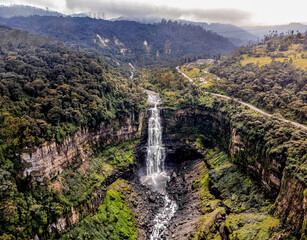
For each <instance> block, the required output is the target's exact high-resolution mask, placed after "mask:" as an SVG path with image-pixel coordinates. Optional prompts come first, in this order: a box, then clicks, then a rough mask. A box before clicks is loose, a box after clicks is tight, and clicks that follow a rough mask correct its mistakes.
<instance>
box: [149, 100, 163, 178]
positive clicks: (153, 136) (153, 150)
mask: <svg viewBox="0 0 307 240" xmlns="http://www.w3.org/2000/svg"><path fill="white" fill-rule="evenodd" d="M148 101H149V103H150V104H152V105H151V107H150V108H149V111H150V118H149V121H148V141H147V159H146V170H147V175H151V174H154V173H160V172H163V170H164V158H165V151H164V147H163V145H162V127H161V118H160V109H159V108H158V104H159V103H160V98H159V96H158V95H150V97H149V100H148Z"/></svg>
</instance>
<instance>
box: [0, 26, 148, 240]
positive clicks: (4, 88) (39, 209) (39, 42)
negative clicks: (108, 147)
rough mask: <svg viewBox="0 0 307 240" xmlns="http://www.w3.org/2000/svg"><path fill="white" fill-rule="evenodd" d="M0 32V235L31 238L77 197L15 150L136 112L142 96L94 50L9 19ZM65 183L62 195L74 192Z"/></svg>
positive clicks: (141, 105) (88, 185)
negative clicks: (31, 169) (54, 185)
mask: <svg viewBox="0 0 307 240" xmlns="http://www.w3.org/2000/svg"><path fill="white" fill-rule="evenodd" d="M0 38H1V41H0V72H1V73H0V104H1V105H0V129H1V131H0V165H1V168H0V179H1V183H0V190H1V191H0V194H1V198H0V199H1V200H0V219H1V220H0V225H1V230H0V236H1V235H2V236H1V237H0V238H1V239H15V237H18V238H19V239H29V238H30V237H33V233H39V234H40V235H44V234H47V227H46V226H48V224H50V223H51V222H52V221H54V220H55V219H56V218H57V217H59V216H62V215H63V214H64V213H65V212H67V211H68V210H69V209H70V207H71V206H73V204H74V203H72V202H73V201H74V200H72V199H70V198H69V197H68V199H66V198H61V197H60V195H59V194H56V193H55V192H54V191H53V190H52V189H50V188H47V187H48V186H39V185H37V184H36V183H35V181H32V180H31V178H29V177H24V176H23V169H24V167H25V166H24V163H23V162H22V161H21V159H20V153H22V152H25V151H27V152H30V153H31V152H33V151H34V147H35V146H40V145H41V144H42V143H43V142H45V141H56V142H57V143H61V142H63V140H64V139H65V137H66V136H67V135H71V134H73V133H74V132H76V131H77V130H78V129H80V128H88V129H91V130H98V129H99V126H100V123H101V122H105V123H109V124H112V122H114V120H115V119H116V120H119V122H120V121H121V120H122V119H124V118H125V117H127V116H129V115H131V114H135V115H138V114H139V113H140V112H141V111H144V109H145V105H146V98H145V95H144V93H143V92H142V91H141V90H140V89H139V88H138V87H137V86H135V85H134V83H132V82H129V81H128V80H127V79H124V78H123V77H122V76H121V75H119V74H117V73H116V72H115V71H114V70H112V69H111V68H110V66H109V65H107V64H106V63H105V62H104V60H103V59H101V58H99V57H97V56H95V55H94V54H91V53H85V52H82V51H74V50H71V49H69V48H67V47H66V46H64V44H63V43H60V42H56V41H54V40H52V39H51V38H48V37H42V36H39V35H31V34H29V33H28V32H25V31H20V30H14V29H11V28H10V27H6V26H1V27H0ZM115 127H116V126H115ZM129 149H130V148H129ZM127 151H128V150H127ZM129 151H131V150H129ZM130 155H131V153H130ZM130 155H124V157H119V158H118V160H116V159H117V158H115V159H112V160H110V161H111V163H110V166H112V164H113V165H114V166H116V165H117V164H119V166H118V167H123V166H125V165H126V164H129V163H130V162H131V156H130ZM114 156H115V155H114ZM103 159H104V158H103ZM120 159H125V161H124V160H120ZM127 159H129V160H127ZM97 161H98V160H96V164H98V163H97ZM101 161H102V162H105V161H106V160H101ZM121 161H124V162H123V163H122V162H121ZM120 163H121V164H120ZM91 169H92V170H91V171H93V174H94V171H96V170H94V169H93V168H91ZM95 169H96V168H95ZM109 169H110V167H109ZM111 169H112V168H111ZM68 173H69V172H66V174H68ZM95 174H96V175H95V176H96V177H93V176H88V177H84V179H83V180H82V183H81V182H80V184H82V186H84V188H82V187H81V185H79V186H80V189H81V190H82V191H83V190H84V189H85V192H83V193H82V194H83V195H84V194H85V195H84V198H86V197H88V195H86V193H87V191H86V190H89V189H90V191H91V190H93V188H95V187H97V178H99V174H98V173H96V172H95ZM97 174H98V175H97ZM69 176H70V177H68V181H67V183H66V184H69V179H71V181H70V183H71V184H73V185H75V184H77V183H78V180H81V176H79V178H78V175H74V174H72V175H69ZM102 176H106V175H105V174H102ZM73 179H74V180H73ZM87 179H88V181H87ZM99 179H101V177H100V178H99ZM95 184H96V185H95ZM67 189H68V190H69V191H68V192H67V191H66V194H67V195H69V196H70V194H73V195H74V196H78V195H76V193H72V192H71V191H74V190H73V187H72V186H69V185H68V186H67ZM80 189H76V191H80ZM80 194H81V193H80ZM88 194H91V192H90V193H88ZM64 195H65V194H64ZM83 195H82V196H83ZM82 199H83V198H82V197H81V196H80V195H79V198H78V200H79V201H82ZM13 236H15V237H13Z"/></svg>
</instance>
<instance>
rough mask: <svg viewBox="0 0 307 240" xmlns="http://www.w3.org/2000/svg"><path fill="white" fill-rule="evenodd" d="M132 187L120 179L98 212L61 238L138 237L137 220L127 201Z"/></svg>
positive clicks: (108, 192)
mask: <svg viewBox="0 0 307 240" xmlns="http://www.w3.org/2000/svg"><path fill="white" fill-rule="evenodd" d="M130 188H131V187H130V186H129V185H128V183H127V182H125V181H123V180H120V179H118V180H117V181H116V182H115V183H113V184H112V185H110V186H109V187H108V191H107V193H106V197H105V199H104V201H103V204H102V205H101V206H100V207H99V209H98V212H97V213H96V214H95V215H94V216H88V217H86V218H84V219H83V220H82V221H81V222H80V223H79V225H78V226H77V227H74V228H73V229H72V230H71V231H68V232H67V233H66V234H64V235H63V236H62V237H61V239H114V240H120V239H129V240H132V239H137V230H136V221H135V220H134V217H133V214H132V212H131V210H130V209H129V207H128V205H127V203H126V202H125V199H126V197H125V194H128V193H130V191H131V189H130Z"/></svg>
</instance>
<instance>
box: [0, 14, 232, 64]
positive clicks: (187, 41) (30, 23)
mask: <svg viewBox="0 0 307 240" xmlns="http://www.w3.org/2000/svg"><path fill="white" fill-rule="evenodd" d="M0 22H1V23H4V24H8V25H10V26H13V27H16V28H21V29H24V30H29V31H31V32H33V33H40V34H45V35H49V36H53V37H56V38H57V39H61V40H62V41H64V42H65V43H67V44H68V45H70V46H72V47H74V48H79V47H80V48H83V49H87V50H94V51H95V52H98V53H102V54H103V55H104V56H107V57H111V58H115V59H117V60H121V61H131V62H132V63H136V64H138V65H144V64H147V65H148V64H154V63H156V64H161V63H163V62H168V61H173V60H175V59H177V58H180V57H182V56H184V55H186V54H190V55H193V56H209V55H211V56H212V55H215V54H219V53H221V54H226V53H229V52H230V51H232V50H233V49H234V48H235V47H234V45H233V44H232V43H231V42H229V41H228V40H227V39H225V38H223V37H221V36H219V35H217V34H215V33H212V32H210V31H206V30H204V29H203V28H201V27H199V26H191V25H180V24H178V23H176V22H171V21H168V22H166V21H163V22H161V23H159V24H153V25H152V24H141V23H137V22H129V21H115V22H112V21H106V20H98V19H90V18H71V17H39V16H32V17H27V18H24V17H15V18H10V19H1V20H0Z"/></svg>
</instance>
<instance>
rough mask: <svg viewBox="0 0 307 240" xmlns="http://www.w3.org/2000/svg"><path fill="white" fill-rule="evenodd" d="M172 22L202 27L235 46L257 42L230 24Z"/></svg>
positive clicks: (150, 20)
mask: <svg viewBox="0 0 307 240" xmlns="http://www.w3.org/2000/svg"><path fill="white" fill-rule="evenodd" d="M112 20H113V21H119V20H128V21H136V22H140V23H151V24H153V23H160V22H161V21H162V18H158V17H156V18H155V17H152V18H146V17H144V18H137V17H136V18H134V17H125V16H122V17H119V18H115V19H112ZM173 21H177V22H179V23H181V24H190V25H193V26H201V27H203V28H204V29H205V30H210V31H213V32H216V33H217V34H219V35H221V36H223V37H226V38H228V39H229V40H230V41H231V42H232V43H233V44H234V45H236V46H242V45H246V44H248V43H250V42H256V41H257V36H255V35H254V34H252V33H250V32H248V31H246V30H245V29H243V28H240V27H237V26H235V25H232V24H222V23H211V24H208V23H206V22H192V21H185V20H180V19H177V20H175V19H174V20H173Z"/></svg>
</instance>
